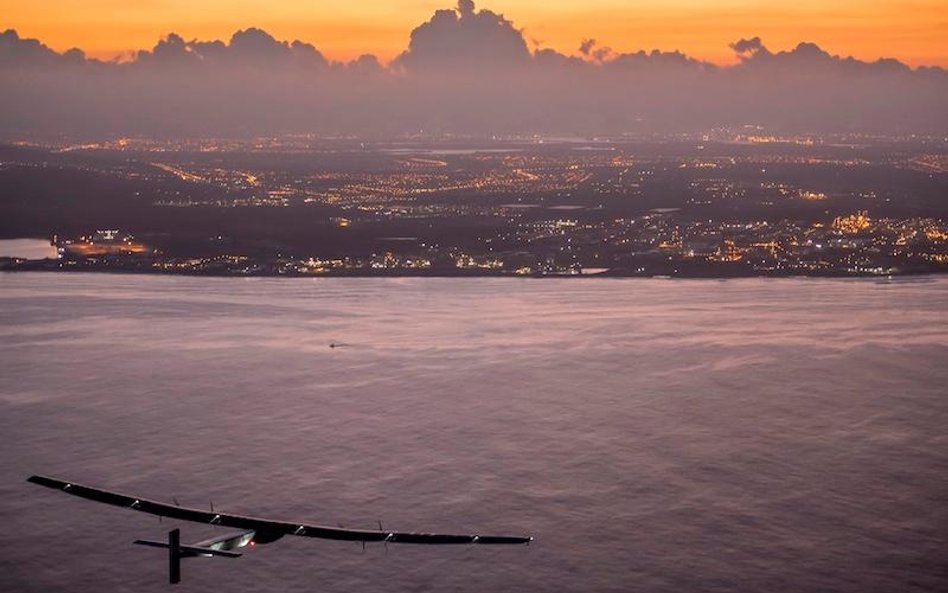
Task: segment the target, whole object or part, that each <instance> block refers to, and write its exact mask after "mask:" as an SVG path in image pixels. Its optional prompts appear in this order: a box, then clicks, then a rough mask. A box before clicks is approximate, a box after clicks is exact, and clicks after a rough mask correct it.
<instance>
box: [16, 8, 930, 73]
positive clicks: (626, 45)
mask: <svg viewBox="0 0 948 593" xmlns="http://www.w3.org/2000/svg"><path fill="white" fill-rule="evenodd" d="M5 4H7V6H5V7H4V11H3V12H4V17H5V18H4V19H3V21H2V22H0V30H3V29H15V30H16V31H17V32H18V33H19V34H20V35H21V36H22V37H29V38H36V39H39V40H40V41H41V42H42V43H45V44H46V45H48V46H49V47H51V48H53V49H55V50H57V51H65V50H68V49H71V48H73V47H77V48H79V49H82V50H83V51H85V52H86V54H87V55H88V56H90V57H96V58H100V59H113V58H121V57H128V56H130V55H131V54H132V53H133V52H135V51H137V50H141V49H150V48H152V47H153V46H154V45H155V43H156V42H157V41H158V40H159V39H161V38H162V37H164V36H166V35H167V34H169V33H172V32H174V33H177V34H179V35H181V36H182V37H184V38H185V39H200V40H212V39H221V40H227V39H229V38H230V36H231V34H233V33H234V32H235V31H237V30H240V29H246V28H248V27H259V28H261V29H264V30H266V31H267V32H269V33H270V34H272V35H274V36H275V37H276V38H278V39H286V40H293V39H300V40H302V41H306V42H309V43H312V44H314V45H315V46H316V47H317V48H318V49H319V50H320V51H321V52H322V53H323V54H324V55H325V56H326V57H327V58H329V59H333V60H351V59H353V58H356V57H358V56H359V55H361V54H365V53H371V54H375V55H376V56H378V57H379V59H381V60H383V61H389V60H391V59H392V58H394V57H395V56H397V55H398V54H399V53H400V52H402V51H403V50H404V49H406V48H407V46H408V41H409V35H410V33H411V31H412V29H414V28H415V27H417V26H418V25H419V24H421V23H423V22H425V21H426V20H428V19H429V18H430V17H431V15H432V13H433V12H434V11H435V10H437V9H444V8H450V7H452V6H453V4H454V3H453V2H452V0H413V1H411V2H406V1H402V2H399V3H393V2H383V1H382V0H364V1H363V2H360V3H351V4H349V5H345V6H338V5H336V6H332V7H326V6H313V5H312V4H309V3H305V2H298V1H287V0H274V1H273V2H270V3H268V4H265V5H260V4H259V3H254V2H251V1H250V0H231V1H227V0H193V1H191V2H186V1H184V0H168V1H166V2H161V3H158V2H150V3H125V2H120V1H118V0H85V1H84V2H76V1H74V0H47V2H44V3H43V6H42V7H40V6H38V5H37V3H28V2H24V1H20V0H16V1H14V2H5ZM836 4H837V5H836V6H833V7H831V8H828V7H826V6H825V5H824V4H823V3H821V2H817V1H815V0H796V1H794V2H788V1H785V0H775V1H773V2H767V3H761V2H754V1H751V0H723V1H710V0H671V1H669V2H664V3H662V5H661V6H655V5H651V6H650V5H646V4H645V3H641V2H622V1H621V0H587V1H585V2H583V3H581V4H580V3H578V2H575V1H569V0H547V1H539V0H491V1H486V0H482V1H480V2H478V3H477V8H478V9H488V10H492V11H494V12H497V13H500V14H503V15H504V16H505V17H506V18H507V19H509V20H511V21H512V22H513V23H514V25H515V26H516V27H517V28H520V29H522V30H523V34H524V37H525V38H526V39H527V40H528V42H529V43H530V45H531V48H535V47H542V48H550V49H555V50H557V51H560V52H562V53H565V54H577V53H578V47H579V45H580V43H581V42H582V41H583V40H584V39H588V38H593V39H596V41H597V42H598V45H599V46H608V47H611V48H612V49H613V50H615V51H617V52H629V51H638V50H641V49H644V50H651V49H661V50H664V51H672V50H679V51H681V52H683V53H685V54H687V55H689V56H691V57H694V58H698V59H702V60H707V61H710V62H714V63H718V64H728V63H733V62H734V61H735V56H734V53H733V52H732V51H731V49H730V48H729V47H728V44H729V43H731V42H733V41H736V40H737V39H740V38H742V37H753V36H760V37H761V38H763V40H764V41H765V42H766V44H767V46H768V47H770V48H771V49H773V50H782V49H789V48H792V47H794V46H796V45H797V44H798V43H800V42H804V41H807V42H813V43H816V44H817V45H819V46H821V47H823V48H824V49H826V50H827V51H829V52H830V53H832V54H838V55H841V56H853V57H855V58H858V59H861V60H866V61H873V60H876V59H878V58H883V57H884V58H895V59H898V60H900V61H902V62H905V63H906V64H909V65H911V66H922V65H927V66H948V14H946V10H945V6H944V2H943V1H942V0H914V1H913V0H882V1H880V2H875V3H873V4H872V5H866V4H867V3H864V2H858V1H854V0H844V1H842V2H838V3H836ZM235 15H237V16H235Z"/></svg>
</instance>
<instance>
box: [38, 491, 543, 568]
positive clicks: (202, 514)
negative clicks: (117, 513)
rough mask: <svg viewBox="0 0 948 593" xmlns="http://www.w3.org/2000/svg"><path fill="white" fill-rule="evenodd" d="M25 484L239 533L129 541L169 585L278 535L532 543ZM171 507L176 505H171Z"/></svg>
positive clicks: (176, 533)
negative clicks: (159, 553)
mask: <svg viewBox="0 0 948 593" xmlns="http://www.w3.org/2000/svg"><path fill="white" fill-rule="evenodd" d="M27 481H28V482H32V483H34V484H39V485H40V486H46V487H47V488H52V489H54V490H60V491H62V492H65V493H66V494H72V495H73V496H78V497H80V498H87V499H89V500H94V501H96V502H102V503H105V504H110V505H113V506H117V507H124V508H126V509H131V510H133V511H141V512H143V513H148V514H150V515H157V516H158V517H169V518H171V519H180V520H182V521H193V522H194V523H204V524H207V525H219V526H223V527H233V528H235V529H240V530H241V531H239V532H237V533H230V534H224V535H221V536H218V537H214V538H211V539H207V540H204V541H200V542H197V543H195V544H191V545H186V544H182V543H181V541H180V530H179V529H173V530H171V531H170V532H169V533H168V541H167V542H157V541H151V540H135V542H134V543H136V544H139V545H142V546H150V547H154V548H165V549H167V550H168V563H169V564H168V570H169V573H168V574H169V580H170V582H171V584H175V583H178V582H180V581H181V559H182V558H195V557H211V556H221V557H224V558H237V557H239V556H241V554H240V552H234V551H233V550H236V549H239V548H243V547H245V546H250V547H253V546H255V545H257V544H269V543H272V542H275V541H276V540H278V539H280V538H281V537H283V536H284V535H298V536H302V537H316V538H322V539H334V540H340V541H350V542H361V543H362V546H363V547H365V544H366V542H384V543H393V544H482V545H483V544H529V543H530V542H531V541H533V538H532V537H526V536H516V535H447V534H442V533H409V532H401V531H385V530H383V529H382V528H381V524H380V525H379V530H378V531H374V530H361V529H344V528H336V527H326V526H323V525H307V524H305V523H290V522H286V521H272V520H270V519H258V518H256V517H245V516H242V515H231V514H229V513H218V512H215V511H214V510H213V508H212V509H211V510H210V511H205V510H201V509H189V508H186V507H182V506H179V505H178V504H167V503H163V502H158V501H155V500H148V499H147V498H137V497H134V496H126V495H124V494H119V493H117V492H110V491H108V490H101V489H99V488H92V487H90V486H83V485H82V484H76V483H75V482H67V481H64V480H57V479H55V478H49V477H46V476H30V477H29V478H28V479H27ZM175 502H176V503H177V501H175Z"/></svg>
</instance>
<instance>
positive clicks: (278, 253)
mask: <svg viewBox="0 0 948 593" xmlns="http://www.w3.org/2000/svg"><path fill="white" fill-rule="evenodd" d="M945 150H946V148H945V144H944V142H941V141H937V140H929V141H925V140H919V139H910V138H904V139H900V138H869V137H827V138H822V137H813V136H805V137H789V138H772V137H765V138H762V137H757V136H751V137H748V136H747V135H746V134H745V133H744V132H742V131H741V130H735V131H727V130H715V131H714V132H710V133H705V134H701V135H699V136H696V137H681V136H676V137H668V138H643V139H637V140H633V139H624V138H619V139H609V138H601V139H571V140H562V139H559V140H558V139H545V138H542V137H531V138H519V137H512V138H506V139H494V140H492V141H479V140H472V139H464V138H440V139H418V138H416V139H405V140H400V141H389V142H378V141H376V142H366V141H360V140H353V139H331V138H329V139H322V138H318V137H311V136H295V137H289V138H266V139H257V140H253V141H229V142H224V141H195V142H157V141H144V140H134V139H128V138H122V139H118V140H113V141H107V142H102V143H96V144H84V145H61V146H49V145H45V146H28V145H23V144H21V145H18V146H8V147H7V148H6V149H4V152H3V155H4V156H3V159H2V164H0V167H2V168H0V181H2V180H7V182H8V183H17V182H18V180H19V179H27V180H28V179H30V178H31V177H34V176H36V175H40V174H42V175H43V176H46V177H47V178H49V179H51V180H52V181H51V182H48V183H47V185H50V184H52V187H51V189H50V195H49V196H43V198H45V199H52V198H53V197H55V198H56V199H63V198H66V199H69V196H70V194H77V195H76V196H75V198H76V199H79V198H81V199H83V200H85V201H86V206H85V207H84V208H83V209H82V213H81V214H80V215H75V214H74V215H71V216H69V217H68V218H67V217H60V218H59V220H56V219H55V217H47V220H46V221H44V223H43V224H37V225H34V227H33V228H31V229H30V231H31V232H33V233H34V234H37V235H41V236H47V237H49V238H51V239H52V241H53V242H54V244H55V245H56V246H57V247H58V249H59V254H60V257H59V258H58V259H56V260H47V261H26V260H13V259H8V260H6V261H4V262H3V264H2V265H3V266H4V268H5V269H10V270H19V269H27V270H36V269H40V270H87V271H89V270H93V271H94V270H109V271H134V272H156V273H183V274H211V275H288V276H309V275H436V276H444V275H513V276H580V275H582V276H589V275H613V276H615V275H618V276H683V277H687V276H698V277H701V276H711V277H719V276H720V277H732V276H787V275H817V276H831V275H843V276H890V275H901V274H918V273H932V272H943V271H946V270H948V239H946V237H948V224H946V217H948V211H946V202H945V197H946V195H948V194H946V192H948V161H946V153H945ZM74 184H75V185H74ZM93 188H95V189H93ZM129 194H131V195H129ZM34 204H35V202H34ZM30 208H31V205H30V204H26V203H24V204H22V205H21V206H18V207H17V208H16V210H15V215H14V217H13V218H8V219H7V222H8V224H11V223H12V224H14V225H16V226H17V228H18V232H20V233H22V232H23V229H24V227H25V226H26V225H24V224H23V223H21V222H20V221H18V220H17V218H16V216H23V217H26V219H27V220H29V216H30ZM96 211H101V212H103V214H102V216H100V217H96V216H95V215H94V213H95V212H96ZM105 230H109V231H110V232H103V231H105Z"/></svg>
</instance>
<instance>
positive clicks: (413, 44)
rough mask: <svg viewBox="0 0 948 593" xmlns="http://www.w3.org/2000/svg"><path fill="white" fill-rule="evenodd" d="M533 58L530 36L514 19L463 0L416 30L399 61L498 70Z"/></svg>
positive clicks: (414, 66)
mask: <svg viewBox="0 0 948 593" xmlns="http://www.w3.org/2000/svg"><path fill="white" fill-rule="evenodd" d="M530 58H531V54H530V50H529V49H528V48H527V43H526V40H525V39H524V37H523V34H522V33H521V31H519V30H518V29H516V28H514V26H513V23H511V22H510V21H508V20H507V19H505V18H504V17H503V16H502V15H499V14H496V13H494V12H491V11H490V10H479V11H478V10H476V9H475V7H474V2H472V1H471V0H461V1H460V2H459V3H458V7H457V9H456V10H438V11H436V12H435V14H434V16H432V17H431V20H429V21H428V22H427V23H424V24H422V25H420V26H419V27H417V28H416V29H415V30H414V31H412V32H411V40H410V42H409V44H408V49H407V50H406V51H405V52H404V53H402V54H401V55H400V56H399V57H398V59H397V60H396V64H398V65H400V66H403V67H404V68H405V69H406V70H414V71H425V70H429V71H431V70H434V71H447V70H451V71H454V72H457V70H458V69H459V68H460V69H462V70H463V71H470V70H472V71H482V70H494V71H497V70H509V69H512V68H517V67H520V66H523V65H524V64H527V63H529V62H530Z"/></svg>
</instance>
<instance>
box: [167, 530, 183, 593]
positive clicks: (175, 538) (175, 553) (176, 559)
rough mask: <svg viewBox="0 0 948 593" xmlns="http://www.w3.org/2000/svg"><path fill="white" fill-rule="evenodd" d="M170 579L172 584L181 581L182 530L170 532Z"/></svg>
mask: <svg viewBox="0 0 948 593" xmlns="http://www.w3.org/2000/svg"><path fill="white" fill-rule="evenodd" d="M168 581H169V582H170V583H171V584H172V585H177V584H178V583H180V582H181V530H180V529H172V530H171V531H169V532H168Z"/></svg>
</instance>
